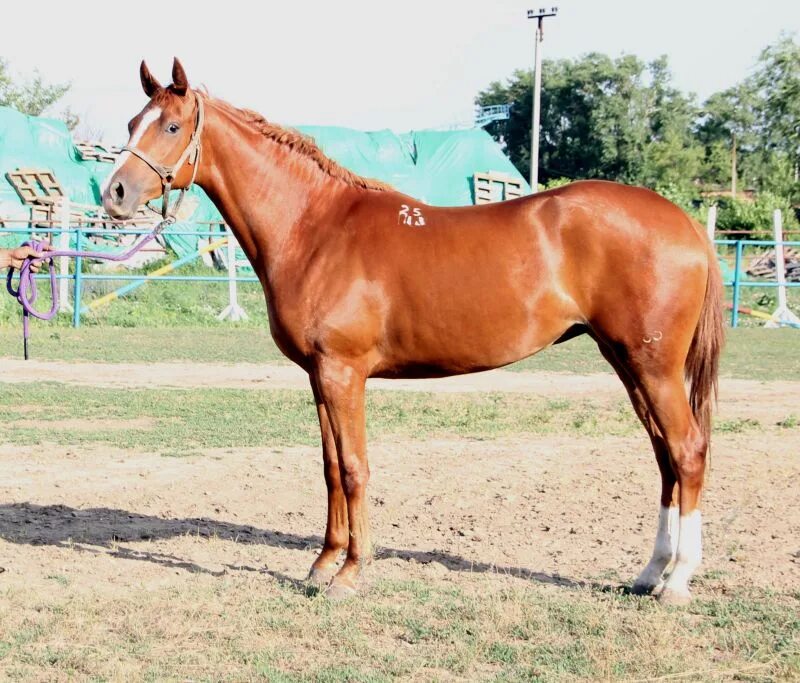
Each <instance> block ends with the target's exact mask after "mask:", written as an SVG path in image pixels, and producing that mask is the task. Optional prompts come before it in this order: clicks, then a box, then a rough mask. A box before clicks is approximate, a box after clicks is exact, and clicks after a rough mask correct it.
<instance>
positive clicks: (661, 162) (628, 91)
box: [476, 53, 702, 186]
mask: <svg viewBox="0 0 800 683" xmlns="http://www.w3.org/2000/svg"><path fill="white" fill-rule="evenodd" d="M506 102H511V103H512V104H513V107H512V112H511V117H510V119H509V120H508V121H500V122H495V123H493V124H491V125H490V127H489V132H490V133H491V134H492V135H493V136H494V137H495V138H496V139H498V140H500V141H501V142H502V143H503V144H504V145H505V146H506V150H507V152H508V154H509V156H510V158H511V160H512V161H513V162H514V163H515V164H516V165H517V167H518V168H519V169H520V171H521V172H522V173H523V174H526V173H529V169H530V151H529V150H530V120H531V107H532V95H531V74H530V72H528V71H516V72H515V73H514V74H513V75H512V77H511V78H510V79H509V80H508V81H507V83H505V84H502V83H499V82H494V83H491V84H490V85H489V87H488V88H487V89H486V90H484V91H482V92H481V93H479V94H478V96H477V97H476V103H477V104H479V105H481V106H485V105H491V104H501V103H506ZM695 115H696V106H695V104H694V101H693V100H692V98H690V97H687V96H684V95H683V94H682V93H680V92H679V91H678V90H677V89H675V88H673V87H672V86H671V76H670V73H669V69H668V66H667V60H666V58H665V57H662V58H660V59H658V60H655V61H654V62H652V63H650V64H646V63H644V62H643V61H641V60H640V59H638V58H636V57H634V56H632V55H624V56H622V57H619V58H617V59H612V58H610V57H608V56H607V55H602V54H598V53H591V54H588V55H585V56H584V57H581V58H580V59H577V60H557V61H545V62H544V64H543V67H542V112H541V131H540V140H541V142H540V169H541V170H540V177H541V178H542V181H543V182H544V183H548V182H550V181H552V180H553V179H555V178H559V177H567V178H605V179H610V180H620V181H623V182H628V183H638V184H647V185H651V186H658V185H659V184H666V183H672V184H675V183H682V184H688V183H689V182H691V180H692V178H693V174H694V173H695V172H696V170H697V169H698V168H699V165H700V160H701V157H702V151H701V150H700V148H699V146H698V145H697V143H696V141H695V140H694V138H693V137H692V135H691V123H692V121H693V118H694V117H695Z"/></svg>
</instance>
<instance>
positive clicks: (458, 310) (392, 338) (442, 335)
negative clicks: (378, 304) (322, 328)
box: [375, 300, 571, 377]
mask: <svg viewBox="0 0 800 683" xmlns="http://www.w3.org/2000/svg"><path fill="white" fill-rule="evenodd" d="M544 308H547V310H544ZM544 308H543V310H538V309H537V307H536V306H533V307H531V306H530V305H529V303H528V302H526V301H516V302H514V301H509V300H505V301H502V302H500V303H499V304H494V305H491V304H484V305H482V306H481V305H478V306H476V305H472V306H458V305H456V306H455V307H449V306H447V305H440V306H439V307H435V306H429V307H425V306H422V307H419V308H414V309H406V310H405V311H404V312H403V313H402V314H400V315H398V316H394V317H393V319H392V321H391V323H390V325H389V326H388V329H387V334H386V336H385V338H384V340H383V343H382V344H381V347H382V348H381V350H382V354H381V356H382V362H381V366H380V367H379V368H378V369H377V372H376V373H375V374H376V376H385V377H436V376H444V375H452V374H463V373H468V372H478V371H480V370H488V369H490V368H496V367H500V366H502V365H508V364H509V363H513V362H514V361H517V360H520V359H522V358H525V357H527V356H530V355H532V354H534V353H536V352H537V351H539V350H541V349H543V348H544V347H546V346H548V345H550V344H552V343H553V342H554V341H555V340H556V339H558V337H560V336H561V334H563V332H564V330H565V329H567V328H568V327H569V326H570V324H571V321H570V320H568V319H567V318H566V317H564V316H563V315H562V314H561V313H560V312H556V311H554V310H552V308H551V307H544Z"/></svg>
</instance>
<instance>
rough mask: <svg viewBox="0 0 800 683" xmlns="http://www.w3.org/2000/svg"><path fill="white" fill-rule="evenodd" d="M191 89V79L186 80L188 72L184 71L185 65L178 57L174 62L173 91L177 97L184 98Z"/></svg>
mask: <svg viewBox="0 0 800 683" xmlns="http://www.w3.org/2000/svg"><path fill="white" fill-rule="evenodd" d="M188 89H189V79H188V78H186V72H185V71H184V70H183V65H182V64H181V63H180V61H179V60H178V58H177V57H175V58H174V60H173V62H172V90H173V92H174V93H175V94H176V95H180V96H181V97H183V96H184V95H185V94H186V91H187V90H188Z"/></svg>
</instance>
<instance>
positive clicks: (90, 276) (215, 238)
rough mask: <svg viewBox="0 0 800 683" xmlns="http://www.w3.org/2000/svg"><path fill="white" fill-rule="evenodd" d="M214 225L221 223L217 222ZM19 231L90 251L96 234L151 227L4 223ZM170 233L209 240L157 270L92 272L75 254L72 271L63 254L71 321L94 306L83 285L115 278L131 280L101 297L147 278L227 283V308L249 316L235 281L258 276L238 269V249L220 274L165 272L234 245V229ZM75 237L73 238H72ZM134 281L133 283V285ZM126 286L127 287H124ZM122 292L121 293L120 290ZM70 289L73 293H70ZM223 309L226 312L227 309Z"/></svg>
mask: <svg viewBox="0 0 800 683" xmlns="http://www.w3.org/2000/svg"><path fill="white" fill-rule="evenodd" d="M214 225H217V226H218V225H219V224H218V223H216V224H214ZM4 234H5V235H9V234H10V235H15V234H18V235H19V240H18V241H19V242H24V241H25V240H28V239H32V238H36V239H41V238H42V237H47V238H48V239H50V240H51V242H52V243H53V244H54V246H56V247H60V246H62V245H63V246H66V244H67V243H71V244H72V245H73V247H74V249H75V250H76V251H81V250H84V251H90V250H91V245H87V243H86V242H87V241H88V240H89V239H90V238H91V237H92V236H93V235H102V236H104V237H110V236H133V237H134V239H138V238H139V237H141V236H144V235H148V234H150V231H148V230H141V229H136V230H133V229H131V230H129V229H124V228H123V229H119V230H113V231H110V230H107V229H102V228H91V227H80V226H77V227H70V228H60V227H59V228H56V227H41V226H40V227H36V228H30V227H26V228H12V227H2V228H0V235H4ZM165 235H166V236H167V237H172V236H175V237H180V236H184V237H199V238H201V239H204V240H207V242H206V244H205V245H202V246H200V245H199V248H198V250H197V251H195V252H193V253H190V254H187V255H185V256H183V257H181V258H179V259H176V260H175V261H173V262H172V263H170V264H168V265H167V266H165V267H163V268H159V269H158V270H156V271H154V272H153V273H138V274H137V273H129V274H128V273H92V272H84V263H83V262H84V261H85V260H87V259H85V258H83V257H76V258H75V259H72V261H73V267H72V272H70V269H69V263H68V261H69V259H67V258H66V257H61V258H60V259H59V261H60V263H59V264H58V273H57V274H56V280H57V281H58V283H59V295H60V296H59V298H60V300H61V305H62V309H61V312H65V311H66V307H67V306H68V305H69V304H68V300H69V299H71V305H69V308H70V309H71V314H72V325H73V327H80V324H81V315H83V314H85V313H87V312H88V311H89V310H91V308H93V306H92V303H91V302H89V303H86V302H85V301H84V296H83V286H84V284H85V283H87V282H92V281H103V280H106V281H115V282H129V283H130V284H127V285H125V286H124V287H121V288H119V289H118V290H115V292H111V293H109V294H105V295H103V296H102V297H100V298H101V299H109V298H116V296H120V295H122V294H125V293H127V292H128V291H131V290H132V289H134V288H135V287H136V286H137V284H136V283H139V284H145V283H147V282H159V281H162V282H164V281H166V282H217V283H220V284H227V285H228V291H229V298H230V301H229V305H228V307H227V308H226V309H225V311H234V312H237V311H238V312H239V313H240V316H239V317H246V316H242V315H241V312H242V309H241V307H240V306H239V305H238V302H237V300H236V296H237V293H236V292H237V290H236V284H237V283H241V282H258V281H259V280H258V278H257V277H255V276H254V275H245V274H242V273H240V272H239V269H238V268H237V264H236V258H235V250H234V249H233V248H228V249H227V259H226V261H227V263H226V266H227V268H226V270H227V272H226V273H224V274H220V275H165V274H163V273H165V272H169V271H172V270H175V269H176V268H179V267H181V266H183V265H186V264H188V263H190V262H192V261H194V260H195V259H197V258H199V257H200V256H201V255H202V254H203V253H205V252H207V251H210V249H209V247H212V248H216V249H223V248H224V247H226V246H227V245H230V247H233V246H234V245H235V240H231V237H232V235H231V233H230V231H229V230H227V228H226V229H225V230H224V231H221V230H216V231H214V230H210V229H206V230H170V231H169V232H167V233H165ZM65 237H66V238H67V239H68V240H69V242H65V241H62V240H64V239H65ZM73 240H74V241H73ZM129 247H130V245H127V246H125V247H122V246H121V247H120V251H122V250H124V249H127V248H129ZM109 251H110V250H108V249H106V250H103V251H98V253H108V252H109ZM49 277H50V276H49V275H47V274H45V273H40V274H39V275H37V276H36V279H37V280H49ZM132 285H133V286H132ZM123 290H124V291H123ZM120 292H121V293H122V294H120ZM70 293H71V297H70V296H69V294H70ZM114 295H116V296H114ZM225 311H223V313H224V312H225ZM233 319H238V317H233Z"/></svg>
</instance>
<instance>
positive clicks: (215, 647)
mask: <svg viewBox="0 0 800 683" xmlns="http://www.w3.org/2000/svg"><path fill="white" fill-rule="evenodd" d="M479 578H480V580H473V579H470V578H468V577H464V578H463V579H462V580H461V581H460V582H459V583H458V584H455V583H451V582H435V581H426V582H422V581H419V580H403V581H398V580H386V579H384V580H378V581H376V583H375V584H374V585H373V586H372V588H371V589H370V590H369V591H368V592H367V593H366V594H365V595H364V596H363V597H362V598H359V599H357V600H353V601H350V602H347V603H344V604H331V603H329V602H327V601H325V600H324V599H321V598H309V597H307V596H306V595H305V594H304V592H303V591H302V590H298V589H297V588H296V587H294V586H292V585H291V584H288V583H280V582H269V581H267V582H265V581H260V582H259V583H258V584H257V585H254V584H253V582H251V581H248V580H247V578H242V577H241V576H236V575H234V576H232V577H225V578H221V579H219V580H217V581H214V582H203V581H201V580H198V579H193V578H192V577H189V576H187V578H186V580H185V582H184V584H183V585H182V586H181V587H180V588H170V589H156V590H150V591H148V590H145V589H132V590H130V591H128V592H127V593H126V594H123V595H118V596H113V597H104V596H103V594H99V595H97V596H91V597H86V596H82V595H81V594H80V593H78V592H76V591H72V590H71V589H70V588H69V587H64V586H61V587H59V589H58V590H59V591H60V592H56V593H55V594H53V595H42V594H40V593H34V592H33V591H31V590H21V589H20V590H8V591H5V592H4V594H3V596H2V597H3V600H2V602H1V603H0V619H2V622H3V628H2V632H1V634H0V673H3V674H4V679H5V680H30V679H37V680H45V679H59V680H60V679H61V678H65V679H66V678H67V677H77V678H81V679H86V678H91V679H93V680H95V679H110V678H111V679H114V680H131V679H132V678H135V679H137V680H141V679H144V680H158V681H161V680H169V681H171V680H176V681H177V680H188V679H191V680H197V681H241V680H269V681H292V682H306V681H308V682H311V681H317V682H319V681H327V682H330V683H340V682H341V683H345V682H352V681H370V682H378V681H381V682H382V681H392V680H397V679H404V680H405V679H414V680H426V681H427V680H441V679H447V680H452V679H453V678H455V679H458V680H482V681H498V682H500V681H503V682H511V681H551V680H578V681H597V680H612V681H621V680H631V679H648V680H649V679H653V678H657V677H664V678H666V679H673V680H692V681H711V680H757V681H769V680H778V679H780V680H791V679H795V680H796V678H797V677H798V676H800V642H798V633H800V617H799V616H798V615H800V594H797V593H795V594H793V595H778V594H771V593H766V592H757V591H752V592H750V593H744V594H741V595H738V596H736V597H735V598H728V597H724V596H718V597H710V598H708V599H698V600H696V601H695V602H694V603H693V604H692V606H691V607H689V608H688V609H685V610H676V609H664V608H661V607H659V606H658V605H657V604H656V603H655V602H654V601H653V600H651V599H648V598H636V597H632V596H626V595H622V594H620V593H615V592H607V591H604V590H597V589H589V588H585V589H564V588H553V587H549V586H542V585H539V584H535V583H530V584H527V585H526V584H523V583H521V582H515V583H511V582H503V581H500V582H488V580H487V579H488V577H485V576H482V577H479ZM498 583H499V584H500V585H498ZM189 625H192V626H191V628H189V627H188V626H189ZM101 634H102V637H100V636H101ZM165 643H169V644H170V647H164V644H165Z"/></svg>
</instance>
